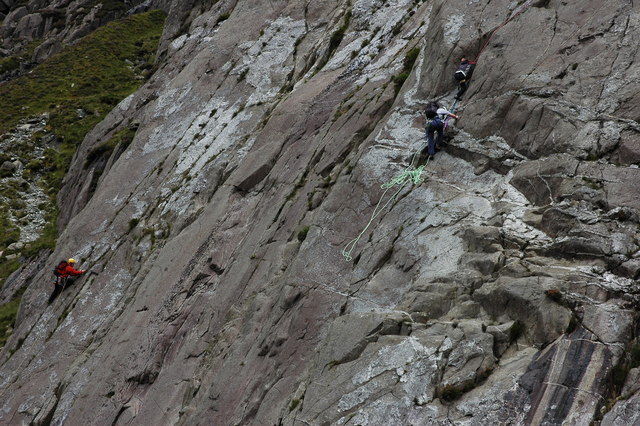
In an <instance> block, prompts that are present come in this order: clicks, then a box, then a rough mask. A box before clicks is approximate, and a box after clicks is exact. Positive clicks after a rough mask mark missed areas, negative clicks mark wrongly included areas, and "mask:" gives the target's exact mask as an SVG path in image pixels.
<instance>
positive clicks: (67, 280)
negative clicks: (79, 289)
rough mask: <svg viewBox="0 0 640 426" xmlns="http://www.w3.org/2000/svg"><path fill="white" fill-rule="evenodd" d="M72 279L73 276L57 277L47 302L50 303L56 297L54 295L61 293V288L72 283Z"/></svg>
mask: <svg viewBox="0 0 640 426" xmlns="http://www.w3.org/2000/svg"><path fill="white" fill-rule="evenodd" d="M74 281H75V278H71V277H58V279H57V280H56V283H55V284H54V285H53V292H52V293H51V295H50V296H49V301H48V302H47V304H48V305H50V304H51V303H52V302H53V301H54V300H55V299H56V297H58V295H59V294H60V293H62V290H64V289H65V288H67V287H69V286H70V285H71V284H73V282H74Z"/></svg>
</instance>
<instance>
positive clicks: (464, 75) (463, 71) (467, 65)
mask: <svg viewBox="0 0 640 426" xmlns="http://www.w3.org/2000/svg"><path fill="white" fill-rule="evenodd" d="M475 68H476V63H475V62H474V61H470V60H468V59H467V58H462V59H460V65H459V66H458V69H457V70H456V72H455V74H453V78H455V79H456V80H457V81H458V93H457V94H456V100H458V101H459V100H460V99H462V95H463V94H464V92H466V91H467V89H468V88H469V80H471V76H472V75H473V70H474V69H475Z"/></svg>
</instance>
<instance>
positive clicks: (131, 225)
mask: <svg viewBox="0 0 640 426" xmlns="http://www.w3.org/2000/svg"><path fill="white" fill-rule="evenodd" d="M138 223H140V219H138V218H137V217H134V218H133V219H131V220H130V221H129V231H131V230H132V229H133V228H135V227H136V226H138Z"/></svg>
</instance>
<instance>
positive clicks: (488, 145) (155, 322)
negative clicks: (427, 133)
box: [0, 0, 640, 425]
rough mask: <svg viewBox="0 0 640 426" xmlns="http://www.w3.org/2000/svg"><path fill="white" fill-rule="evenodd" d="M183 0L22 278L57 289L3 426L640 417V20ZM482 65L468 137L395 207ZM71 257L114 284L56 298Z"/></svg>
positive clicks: (9, 385) (511, 8)
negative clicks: (59, 268)
mask: <svg viewBox="0 0 640 426" xmlns="http://www.w3.org/2000/svg"><path fill="white" fill-rule="evenodd" d="M164 6H165V7H168V8H169V10H170V13H169V16H168V18H167V24H166V30H165V34H164V38H163V41H162V42H161V47H160V51H159V53H160V55H159V58H160V59H159V63H158V65H157V67H158V71H157V72H156V73H155V74H154V76H153V77H152V78H151V79H150V80H149V82H147V83H146V84H145V85H144V86H143V87H142V88H141V89H140V90H139V91H137V92H136V93H134V94H132V95H131V96H130V97H128V98H127V99H125V100H124V101H122V102H121V103H120V104H119V105H118V106H117V107H116V108H115V109H114V110H113V111H112V112H111V113H110V114H109V116H108V117H107V118H106V119H105V120H104V121H103V122H102V123H100V124H99V125H98V126H96V128H94V130H93V131H92V132H91V133H90V134H89V135H88V136H87V137H86V138H85V140H84V142H83V144H82V146H81V147H80V148H79V150H78V152H77V154H76V157H75V160H74V162H73V164H72V165H71V168H70V170H69V172H68V174H67V176H66V178H65V188H64V191H62V192H61V194H60V196H59V199H58V201H59V206H60V225H61V228H62V233H61V235H60V238H59V240H58V245H57V247H56V250H55V252H54V253H53V254H51V256H49V257H48V259H47V258H46V256H45V254H43V256H42V257H41V258H40V259H38V260H37V262H39V263H36V261H34V263H33V264H31V265H29V266H27V267H25V268H24V269H22V270H21V271H18V273H16V274H14V275H13V276H12V277H11V278H9V279H8V280H7V282H6V283H5V286H4V287H3V290H2V294H1V296H2V298H3V299H2V300H7V299H8V298H10V295H11V294H13V293H14V292H15V291H17V289H18V288H20V287H24V286H25V284H27V288H26V291H25V294H24V296H23V301H22V305H21V308H20V313H19V316H18V321H17V323H16V326H15V330H14V333H13V335H12V337H11V339H10V340H9V342H8V343H7V345H6V346H5V347H4V348H3V349H2V352H1V353H0V389H2V390H1V391H0V396H1V397H2V398H0V400H1V401H2V402H1V407H0V422H8V423H21V422H25V423H29V422H33V423H35V424H46V423H48V422H52V423H55V424H57V423H63V422H69V423H72V424H91V423H92V422H95V419H101V421H102V420H104V422H105V423H111V424H128V423H140V422H143V423H146V424H256V425H258V424H260V425H262V424H286V425H302V424H362V425H365V424H369V425H379V424H434V425H439V424H442V425H445V424H457V425H486V424H550V425H551V424H576V425H578V424H580V425H582V424H590V423H591V422H601V424H615V425H621V424H632V423H633V422H634V421H636V418H637V414H636V413H637V405H638V389H637V387H635V386H634V385H633V377H637V367H638V366H639V365H640V355H637V354H638V353H640V345H639V344H638V343H639V342H638V341H637V335H636V333H637V328H638V318H637V308H638V290H637V282H636V279H637V277H638V274H639V272H638V271H639V270H640V269H639V268H640V264H639V261H638V259H639V255H638V250H639V245H640V243H639V242H638V241H639V238H638V223H639V218H640V215H639V212H638V207H639V206H638V199H640V197H638V195H640V194H638V189H637V188H638V185H636V183H635V179H637V178H638V177H637V176H638V175H637V173H638V168H637V167H636V166H637V163H638V161H637V158H636V154H634V153H635V148H633V146H634V141H637V139H638V134H639V132H640V127H639V126H638V119H639V115H640V114H639V113H640V109H639V108H640V106H639V104H638V99H637V96H634V94H635V92H634V90H636V89H634V88H636V87H637V84H638V75H637V72H636V71H635V70H636V68H635V66H634V64H635V63H636V62H637V59H638V43H637V38H638V33H639V32H638V30H639V27H638V25H639V22H640V21H639V16H640V15H639V13H638V10H637V8H636V7H634V6H633V5H632V4H630V3H629V2H625V1H609V2H597V1H595V0H594V1H590V0H588V1H580V2H578V1H569V2H560V1H554V0H551V1H545V2H533V1H527V2H525V3H522V4H520V5H516V4H515V3H514V2H507V1H498V2H496V1H492V2H489V1H477V2H473V3H472V4H468V3H467V2H461V1H433V2H431V1H427V2H422V1H408V0H399V1H395V2H383V1H378V0H357V1H354V2H347V1H341V0H333V1H323V2H309V3H308V4H303V3H301V2H296V1H291V2H282V1H279V2H275V1H264V2H263V1H258V2H247V1H242V0H238V1H220V2H206V1H204V2H193V4H192V2H189V3H184V2H178V1H175V2H173V3H172V4H171V5H164ZM11 10H13V9H11ZM0 12H2V13H5V12H3V11H2V9H0ZM9 13H11V12H9ZM13 13H14V14H16V16H17V15H19V14H20V13H22V12H20V13H19V12H17V11H14V12H13ZM27 16H29V15H28V14H27V15H24V16H23V17H21V18H20V19H24V18H25V17H27ZM510 18H511V19H510ZM12 19H13V18H12ZM15 19H17V18H15ZM509 19H510V20H509ZM502 24H504V25H502ZM493 30H495V31H493ZM532 34H535V35H536V37H532V36H531V35H532ZM612 46H614V47H615V48H612ZM415 48H419V53H418V54H417V56H416V57H415V62H414V63H413V65H412V67H411V69H409V70H405V64H407V63H408V62H407V57H408V56H409V57H410V56H411V55H409V52H411V51H412V49H415ZM414 52H415V51H414ZM522 52H527V54H526V55H522ZM478 55H480V56H479V58H478V65H477V68H476V70H475V73H474V77H473V80H472V83H471V85H470V87H469V89H468V91H467V92H466V94H465V97H464V99H463V101H462V102H460V103H459V104H457V107H459V109H458V110H457V112H459V113H460V116H461V118H460V119H459V120H455V121H452V122H450V126H449V129H448V130H449V132H448V139H449V141H448V145H447V146H445V147H443V149H442V150H441V151H440V152H439V153H437V154H436V155H435V157H434V158H432V159H430V160H428V161H427V160H424V161H423V162H424V163H426V167H425V169H424V172H423V173H422V175H421V176H422V181H421V182H417V183H414V182H412V181H409V182H407V183H405V184H404V185H402V186H395V187H392V188H391V189H389V190H387V191H385V189H383V188H381V186H380V185H381V184H383V183H385V182H388V181H390V180H391V179H392V178H393V177H394V176H397V175H398V174H400V173H401V172H403V171H405V170H406V169H407V167H408V166H409V164H410V162H411V161H412V158H413V153H414V152H417V151H419V150H420V149H421V148H422V147H423V146H424V142H423V126H424V116H423V110H424V107H425V105H426V103H427V101H428V100H430V99H434V98H438V99H440V100H441V103H442V104H443V105H445V106H451V105H453V103H454V100H453V97H454V95H455V93H456V90H455V83H454V81H453V79H452V74H453V71H454V70H455V67H456V63H457V62H458V61H459V58H460V57H461V56H469V57H477V56H478ZM403 73H405V75H402V74H403ZM131 125H135V126H136V128H137V131H136V135H135V138H134V140H133V142H132V143H131V144H130V145H129V146H128V147H127V148H126V149H124V150H114V151H113V154H112V155H111V157H110V158H109V159H108V161H107V162H106V164H103V163H101V164H97V163H92V162H91V161H87V158H88V154H89V153H90V152H91V150H92V149H94V148H95V147H96V146H99V145H100V144H101V143H103V142H104V141H105V140H108V139H109V138H110V137H112V136H113V135H114V134H115V133H117V132H118V131H121V130H122V129H125V128H127V127H128V126H131ZM94 176H95V179H94ZM90 182H93V185H91V184H89V183H90ZM382 197H385V198H382ZM381 199H382V203H381V204H380V206H384V208H383V210H382V213H380V215H379V216H377V217H376V218H375V220H374V221H373V222H372V223H371V226H370V227H369V228H367V231H366V232H365V233H364V234H363V235H362V238H361V239H360V240H359V241H358V242H357V244H356V245H355V248H354V249H353V251H352V252H351V255H352V260H351V261H345V260H344V258H343V256H342V254H341V251H342V250H343V248H344V247H345V245H346V244H347V243H348V242H349V241H350V240H351V239H352V238H354V237H356V236H357V235H358V234H359V233H360V232H361V231H362V230H363V229H365V228H366V227H367V224H368V222H369V219H370V218H371V216H372V214H374V209H375V206H376V204H377V203H378V201H380V200H381ZM388 200H391V201H389V203H388V204H387V205H385V203H386V202H387V201H388ZM68 254H73V255H74V256H75V257H77V258H79V259H80V260H81V266H82V267H86V268H88V269H90V271H91V272H90V273H88V274H87V275H85V276H84V277H83V278H81V279H80V280H79V281H78V282H77V283H76V284H74V285H73V286H71V287H70V288H69V289H67V290H65V292H63V293H62V294H61V296H60V297H59V298H58V299H56V301H55V302H54V303H53V304H52V305H50V306H47V305H46V293H47V292H48V291H49V290H50V288H49V284H50V283H49V280H50V272H49V269H47V268H46V267H43V268H42V269H41V270H40V269H38V268H39V266H41V265H43V264H51V265H53V264H54V263H56V261H55V260H57V259H58V258H63V257H66V256H67V255H68ZM47 255H48V254H47ZM634 354H635V355H634ZM636 355H637V356H636ZM158 406H160V407H163V409H161V410H159V409H158Z"/></svg>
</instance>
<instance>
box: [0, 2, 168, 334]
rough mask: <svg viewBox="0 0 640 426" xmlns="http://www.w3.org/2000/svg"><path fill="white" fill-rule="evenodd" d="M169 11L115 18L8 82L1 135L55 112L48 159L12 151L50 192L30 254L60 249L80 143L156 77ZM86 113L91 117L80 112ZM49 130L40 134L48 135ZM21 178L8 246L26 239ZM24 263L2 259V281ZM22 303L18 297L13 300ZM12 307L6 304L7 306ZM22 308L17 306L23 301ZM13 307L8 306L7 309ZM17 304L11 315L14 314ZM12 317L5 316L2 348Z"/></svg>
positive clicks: (4, 210)
mask: <svg viewBox="0 0 640 426" xmlns="http://www.w3.org/2000/svg"><path fill="white" fill-rule="evenodd" d="M164 19H165V15H164V13H163V12H161V11H152V12H148V13H145V14H140V15H134V16H130V17H127V18H124V19H121V20H119V21H114V22H111V23H109V24H107V25H105V26H104V27H102V28H100V29H98V30H96V31H95V32H94V33H92V34H89V35H88V36H86V37H84V38H83V39H82V40H80V41H79V42H78V43H77V44H76V45H75V46H72V47H68V48H66V49H65V50H64V51H62V52H60V53H59V54H57V55H55V56H53V57H51V58H49V59H48V60H47V61H45V62H44V63H42V64H40V65H38V66H37V67H35V68H34V69H33V70H32V71H31V72H30V73H29V74H26V75H23V76H21V77H19V78H17V79H15V80H11V81H9V82H7V83H3V84H0V111H2V114H0V135H3V134H5V133H7V132H9V131H11V130H12V129H14V128H15V127H16V125H18V124H19V123H20V122H21V120H24V119H26V118H29V117H34V116H38V115H40V114H44V113H48V114H49V120H48V124H47V132H48V134H49V135H51V134H53V135H55V136H56V138H55V140H54V141H53V142H50V143H49V145H48V147H47V148H46V149H45V152H44V158H33V153H32V152H31V151H32V149H31V148H30V147H29V145H28V144H23V145H22V146H20V145H16V146H14V147H12V151H14V152H11V153H9V154H10V155H11V156H12V157H17V158H19V159H20V160H21V161H22V162H23V164H27V167H26V174H25V172H23V176H22V177H23V178H26V179H29V178H33V179H38V184H39V185H40V186H41V187H42V188H43V189H44V190H45V192H46V193H47V194H48V195H49V197H50V202H49V203H48V205H47V206H42V209H43V210H45V211H46V212H47V220H48V223H47V225H46V226H45V228H44V230H43V232H42V235H41V236H40V238H39V239H38V240H37V241H36V242H34V243H32V244H31V245H30V247H29V248H28V249H26V250H24V249H23V250H22V252H21V253H22V256H23V258H24V259H26V258H29V257H30V256H34V255H36V254H37V253H38V252H39V251H40V250H42V249H44V248H53V247H54V246H55V242H56V238H57V230H56V227H55V221H56V217H57V212H56V207H55V197H56V195H57V193H58V191H59V190H60V187H61V184H62V179H63V177H64V175H65V173H66V171H67V170H68V167H69V163H70V161H71V158H72V156H73V154H74V153H75V150H76V148H77V147H78V145H79V144H80V142H82V139H83V138H84V136H85V135H86V134H87V132H89V130H91V129H92V128H93V127H94V126H95V125H96V124H97V123H98V122H99V121H101V120H102V119H103V118H104V117H105V115H106V114H107V113H108V112H109V111H110V110H111V109H113V107H114V106H115V105H116V104H117V103H118V102H120V100H122V99H124V98H125V97H126V96H128V95H129V94H131V93H133V92H134V91H135V90H136V89H137V88H138V87H139V86H140V85H141V83H142V82H144V80H145V78H147V77H148V76H149V74H150V73H151V70H152V66H153V62H154V60H155V58H154V54H155V50H156V47H157V44H158V41H159V38H160V35H161V34H162V27H163V24H164ZM79 110H82V112H83V114H78V111H79ZM43 136H45V135H42V134H40V135H38V134H36V135H34V138H41V137H43ZM15 186H16V181H15V180H12V179H11V178H9V179H3V180H2V181H1V182H0V191H1V192H2V193H3V194H9V195H12V196H9V197H5V198H7V199H5V200H3V202H2V203H0V235H3V238H2V239H0V251H5V254H6V253H7V250H6V248H7V246H8V245H9V244H11V243H12V242H15V241H17V240H18V238H19V231H18V229H17V227H16V225H15V224H14V223H12V222H11V221H10V220H9V215H8V213H9V211H12V212H14V213H15V211H16V209H17V208H19V207H20V202H21V200H20V198H19V195H20V194H19V188H18V190H16V188H15ZM19 266H20V262H18V261H16V260H11V261H10V260H6V258H5V257H2V258H1V259H0V285H1V284H2V283H3V282H4V280H5V279H6V277H7V276H8V275H9V274H10V273H11V272H13V271H14V270H16V269H17V268H18V267H19ZM12 303H14V304H16V303H17V302H15V301H14V302H12ZM4 308H7V307H6V306H5V307H2V308H0V309H4ZM16 308H17V305H16ZM5 310H6V309H5ZM13 311H14V309H13V307H12V308H11V309H10V310H9V312H13ZM13 318H14V317H12V315H0V346H2V345H3V344H4V340H3V339H6V337H5V336H3V334H4V332H5V329H6V326H7V325H10V324H11V323H12V322H13Z"/></svg>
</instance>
